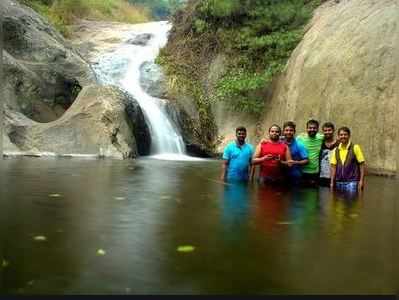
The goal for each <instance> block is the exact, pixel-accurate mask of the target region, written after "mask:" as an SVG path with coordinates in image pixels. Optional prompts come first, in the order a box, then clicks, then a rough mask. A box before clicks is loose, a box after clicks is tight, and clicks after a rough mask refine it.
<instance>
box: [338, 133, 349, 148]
mask: <svg viewBox="0 0 399 300" xmlns="http://www.w3.org/2000/svg"><path fill="white" fill-rule="evenodd" d="M349 138H350V134H349V132H346V131H345V130H340V131H339V132H338V140H339V142H340V143H342V144H343V145H346V144H348V142H349Z"/></svg>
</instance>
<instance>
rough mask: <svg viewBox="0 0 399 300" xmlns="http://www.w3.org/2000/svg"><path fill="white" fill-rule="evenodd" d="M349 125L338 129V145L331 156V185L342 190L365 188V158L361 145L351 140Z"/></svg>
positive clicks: (351, 190) (352, 190) (353, 190)
mask: <svg viewBox="0 0 399 300" xmlns="http://www.w3.org/2000/svg"><path fill="white" fill-rule="evenodd" d="M350 136H351V132H350V129H349V128H348V127H345V126H344V127H341V128H340V129H338V140H339V145H338V147H336V148H335V150H333V153H332V155H331V157H330V164H331V182H330V187H331V189H333V188H334V187H335V188H336V189H338V190H341V191H348V192H355V191H361V190H363V188H364V173H365V159H364V156H363V153H362V150H361V148H360V146H359V145H357V144H354V143H352V142H351V140H350Z"/></svg>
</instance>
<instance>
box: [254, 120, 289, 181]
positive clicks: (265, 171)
mask: <svg viewBox="0 0 399 300" xmlns="http://www.w3.org/2000/svg"><path fill="white" fill-rule="evenodd" d="M280 134H281V128H280V127H279V126H278V125H272V126H271V127H270V128H269V139H268V140H262V141H261V142H260V143H259V144H258V146H257V147H256V150H255V154H254V158H253V159H252V164H253V165H260V170H259V182H260V183H262V184H264V183H272V184H273V183H276V184H279V183H282V182H283V181H284V175H283V170H282V168H283V166H284V165H285V166H288V167H291V166H292V158H291V153H290V150H289V148H288V146H287V145H286V144H285V143H283V142H281V141H280ZM253 174H254V172H252V176H253Z"/></svg>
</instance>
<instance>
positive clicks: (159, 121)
mask: <svg viewBox="0 0 399 300" xmlns="http://www.w3.org/2000/svg"><path fill="white" fill-rule="evenodd" d="M170 27H171V26H170V24H169V23H167V22H151V23H146V24H142V26H140V32H134V33H135V34H140V33H148V34H150V35H151V38H150V39H149V40H148V43H147V44H145V43H143V44H142V45H134V44H129V43H124V44H121V45H120V46H119V47H118V48H117V49H115V50H114V51H113V52H110V53H107V54H105V55H103V56H102V57H101V58H100V59H99V60H98V63H97V64H95V65H94V66H93V68H94V70H95V71H96V74H97V77H98V79H99V81H100V82H101V83H103V84H113V85H117V86H119V87H121V88H123V89H124V90H126V91H127V92H129V93H130V94H131V95H132V96H133V97H134V98H135V99H136V100H137V102H138V103H139V105H140V107H141V109H142V110H143V113H144V115H145V117H146V120H147V123H148V125H149V127H150V131H151V139H152V144H151V155H154V156H155V157H156V158H162V159H184V158H185V157H186V158H187V156H185V155H184V154H185V145H184V143H183V139H182V137H181V135H180V134H179V132H178V131H177V129H176V128H175V126H174V125H173V124H172V122H171V121H170V120H169V119H168V116H167V114H166V112H165V109H164V104H165V100H163V99H159V98H155V97H152V96H150V95H148V94H147V93H146V92H145V91H144V90H143V88H142V87H141V85H140V67H141V65H142V64H143V63H147V62H154V60H155V58H156V56H157V55H158V52H159V49H160V48H161V47H163V46H164V45H165V44H166V42H167V35H168V31H169V29H170ZM130 37H131V36H130ZM127 38H128V37H127Z"/></svg>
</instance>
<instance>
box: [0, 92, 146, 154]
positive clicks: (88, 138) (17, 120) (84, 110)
mask: <svg viewBox="0 0 399 300" xmlns="http://www.w3.org/2000/svg"><path fill="white" fill-rule="evenodd" d="M143 124H145V122H144V116H143V114H142V112H141V109H140V107H139V106H138V104H137V103H136V102H135V100H134V99H132V97H131V96H129V95H128V94H126V93H125V92H123V91H121V90H120V89H118V88H116V87H111V86H97V85H91V86H87V87H86V88H84V89H83V90H82V92H81V93H80V94H79V96H78V98H77V99H76V101H75V102H74V103H73V104H72V106H71V107H70V109H68V111H67V112H66V113H65V114H64V115H63V116H62V117H61V118H59V119H57V120H56V121H53V122H49V123H45V124H43V123H37V122H34V121H31V120H29V119H27V118H26V117H24V116H23V115H21V114H20V113H17V112H12V111H7V112H6V130H5V131H6V135H5V136H6V140H5V152H6V154H7V153H11V154H12V153H14V152H15V151H16V149H15V147H16V148H17V149H18V150H17V151H19V152H20V153H43V152H50V153H54V154H55V155H69V154H90V155H97V156H105V157H112V158H120V159H123V158H132V157H136V156H137V155H138V153H139V150H138V149H140V151H145V149H147V150H148V151H149V148H150V147H149V146H150V144H149V143H150V135H149V130H148V128H147V127H146V126H145V125H143ZM143 126H144V127H143ZM10 142H11V143H10ZM143 149H144V150H143Z"/></svg>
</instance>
